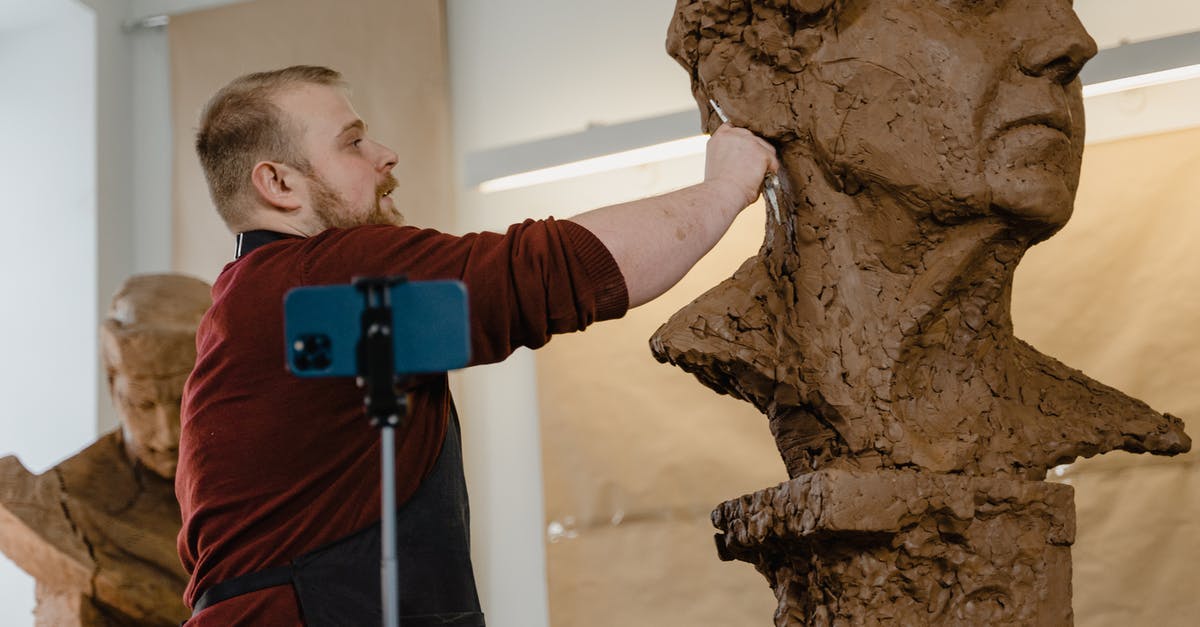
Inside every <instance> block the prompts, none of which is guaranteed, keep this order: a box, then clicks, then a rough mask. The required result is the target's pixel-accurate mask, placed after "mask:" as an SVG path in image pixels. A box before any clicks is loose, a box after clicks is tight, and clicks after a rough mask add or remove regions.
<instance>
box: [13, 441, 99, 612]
mask: <svg viewBox="0 0 1200 627" xmlns="http://www.w3.org/2000/svg"><path fill="white" fill-rule="evenodd" d="M63 499H64V493H63V488H62V483H61V481H60V480H59V477H58V474H57V472H56V471H55V469H50V470H48V471H47V472H45V473H44V474H41V475H35V474H33V473H31V472H29V470H28V469H26V468H25V466H24V465H23V464H22V463H21V462H20V460H18V459H17V458H16V457H11V456H10V457H5V458H3V459H0V550H2V551H3V552H4V553H5V554H6V555H8V557H9V558H10V559H12V560H13V562H15V563H16V564H17V565H18V566H20V567H21V569H22V570H24V571H26V572H28V573H29V574H30V575H33V577H34V578H35V579H38V580H39V581H44V580H52V581H62V582H64V583H68V584H70V585H71V587H80V589H83V588H86V587H87V586H89V585H90V584H89V580H90V577H91V573H92V571H93V569H94V567H95V563H94V561H93V559H92V556H91V554H90V552H89V550H88V546H87V544H86V543H85V542H84V540H83V539H82V538H81V537H80V535H79V534H78V531H77V530H76V529H75V526H74V524H73V523H72V521H71V520H70V518H69V517H68V515H67V513H66V511H65V510H64V509H63Z"/></svg>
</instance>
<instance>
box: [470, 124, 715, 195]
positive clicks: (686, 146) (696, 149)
mask: <svg viewBox="0 0 1200 627" xmlns="http://www.w3.org/2000/svg"><path fill="white" fill-rule="evenodd" d="M707 143H708V136H707V135H696V136H693V137H687V138H684V139H676V140H674V141H669V142H665V143H662V144H655V145H653V146H645V147H643V148H635V149H633V150H626V151H624V152H617V153H613V154H611V155H604V156H602V157H593V158H591V159H584V160H582V161H573V162H571V163H564V164H563V165H556V166H552V167H549V168H542V169H540V170H532V171H530V172H521V173H520V174H513V175H511V176H503V177H500V178H495V179H492V180H490V181H484V182H482V183H480V184H479V191H481V192H483V193H485V194H490V193H492V192H501V191H505V190H509V189H516V188H518V187H528V186H530V185H540V184H542V183H549V182H551V181H561V180H564V179H570V178H575V177H579V176H585V175H588V174H596V173H598V172H607V171H609V170H619V169H621V168H631V167H633V166H638V165H646V164H648V163H656V162H658V161H666V160H668V159H675V158H677V157H686V156H690V155H698V154H703V153H704V147H705V145H706V144H707Z"/></svg>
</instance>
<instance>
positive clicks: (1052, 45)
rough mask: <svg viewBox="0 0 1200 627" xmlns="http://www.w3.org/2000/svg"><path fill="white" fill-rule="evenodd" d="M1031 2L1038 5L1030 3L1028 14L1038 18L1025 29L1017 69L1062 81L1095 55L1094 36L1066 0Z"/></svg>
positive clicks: (1077, 72) (1069, 78)
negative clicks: (1034, 25) (1025, 32)
mask: <svg viewBox="0 0 1200 627" xmlns="http://www.w3.org/2000/svg"><path fill="white" fill-rule="evenodd" d="M1034 4H1035V5H1039V6H1034V7H1030V8H1031V9H1032V10H1031V11H1030V12H1029V15H1030V16H1031V19H1037V20H1038V22H1037V24H1036V27H1034V28H1030V29H1029V30H1028V31H1027V35H1026V39H1025V41H1024V44H1023V45H1022V47H1021V50H1020V53H1019V60H1020V64H1021V71H1022V72H1024V73H1026V74H1028V75H1030V76H1044V77H1046V78H1049V79H1050V80H1052V81H1054V82H1055V83H1058V84H1060V85H1066V84H1067V83H1070V82H1071V81H1073V80H1075V77H1076V76H1078V75H1079V71H1080V70H1082V69H1083V66H1084V64H1085V63H1087V62H1088V60H1090V59H1091V58H1092V57H1094V56H1096V51H1097V48H1096V40H1094V39H1092V36H1091V35H1089V34H1088V32H1087V29H1085V28H1084V27H1083V23H1082V22H1080V21H1079V16H1078V15H1076V14H1075V10H1074V9H1073V8H1071V5H1070V3H1069V2H1068V1H1067V0H1035V2H1034ZM1032 16H1038V17H1037V18H1034V17H1032ZM1030 25H1031V26H1033V25H1032V24H1030Z"/></svg>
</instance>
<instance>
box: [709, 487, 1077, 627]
mask: <svg viewBox="0 0 1200 627" xmlns="http://www.w3.org/2000/svg"><path fill="white" fill-rule="evenodd" d="M1072 495H1073V490H1072V488H1071V487H1070V486H1066V485H1060V484H1052V483H1045V482H1042V481H1024V480H1017V479H1008V478H1003V477H997V478H985V477H969V476H963V475H943V474H935V473H928V472H916V471H876V472H866V473H864V472H851V471H843V470H826V471H818V472H815V473H811V474H808V475H805V476H804V477H800V478H797V479H793V480H791V481H790V482H787V483H783V484H781V485H779V486H777V487H774V488H769V489H766V490H762V491H759V492H756V493H754V494H751V495H748V496H744V497H742V498H740V499H737V500H734V501H729V502H727V503H725V504H723V505H721V506H720V507H718V508H717V510H716V511H714V512H713V524H714V525H715V526H716V527H717V528H718V529H722V530H724V531H725V533H724V534H721V535H718V536H717V548H718V551H720V553H721V556H722V558H723V559H727V560H729V559H740V560H744V561H747V562H750V563H751V564H754V565H755V567H756V568H757V569H758V570H759V572H761V573H762V574H763V575H765V576H766V577H767V579H768V580H769V581H770V582H771V584H772V587H773V588H774V589H775V595H776V597H777V598H778V600H779V607H778V609H777V610H776V624H778V625H803V624H816V625H834V624H846V625H862V624H892V625H930V624H936V625H963V626H966V625H1048V626H1049V625H1067V624H1070V623H1071V603H1070V600H1071V585H1070V584H1071V549H1070V545H1071V543H1072V542H1073V541H1074V539H1075V508H1074V503H1073V501H1072Z"/></svg>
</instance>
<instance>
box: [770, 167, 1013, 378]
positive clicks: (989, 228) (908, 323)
mask: <svg viewBox="0 0 1200 627" xmlns="http://www.w3.org/2000/svg"><path fill="white" fill-rule="evenodd" d="M785 164H786V165H785V168H786V171H785V173H784V176H785V177H786V179H787V180H786V182H785V187H786V188H787V193H786V194H785V200H784V202H783V207H781V211H780V214H781V218H782V220H781V221H780V222H776V221H775V219H774V217H773V216H772V215H770V214H771V212H770V211H768V227H767V228H768V233H767V238H766V243H765V244H764V251H763V252H764V257H765V258H766V259H767V260H768V267H769V271H770V272H771V273H772V274H773V275H775V276H776V277H778V278H783V277H789V276H790V277H791V280H792V282H793V283H798V284H797V285H796V288H797V292H798V293H802V292H811V293H812V294H813V295H815V296H816V297H817V299H818V300H819V301H820V304H821V306H822V307H823V309H824V312H823V314H824V315H823V317H824V318H826V319H827V320H829V319H830V318H833V319H832V320H829V322H833V323H836V324H837V326H840V327H841V328H862V329H863V331H864V332H865V333H866V336H865V337H875V339H877V340H878V341H880V342H889V343H893V344H894V343H896V342H898V341H903V343H909V342H911V341H914V340H917V341H921V342H922V343H930V342H932V343H937V344H941V345H943V346H944V347H945V348H946V349H948V350H950V352H951V353H957V354H962V353H961V352H960V351H967V350H971V346H973V345H974V344H975V343H976V341H977V340H979V339H991V340H998V339H1006V338H1009V337H1011V334H1012V319H1011V314H1010V298H1011V286H1012V277H1013V272H1014V271H1015V269H1016V266H1017V262H1018V261H1019V260H1020V258H1021V255H1022V254H1023V252H1024V250H1025V248H1027V240H1024V241H1023V238H1022V237H1021V236H1020V234H1019V233H1017V232H1015V231H1014V229H1013V228H1012V227H1011V225H1010V224H1009V223H1007V222H1005V221H1004V220H1002V219H1001V218H999V217H984V218H973V219H971V220H969V221H963V222H961V223H957V224H947V223H945V222H942V221H939V220H937V219H936V218H934V216H933V215H932V212H931V211H930V210H929V209H928V208H927V207H923V206H921V205H920V203H918V202H914V201H913V200H912V199H910V198H906V197H904V195H902V194H899V193H889V191H888V190H886V189H883V188H881V187H867V188H862V189H856V190H843V189H839V187H838V185H837V183H836V182H834V181H830V180H829V178H828V177H826V176H825V174H824V173H823V172H822V171H821V170H820V169H819V168H818V167H817V166H816V165H815V164H814V163H813V161H812V160H810V159H806V158H803V157H799V156H796V155H785ZM848 191H850V192H853V193H848ZM897 332H898V333H899V335H897ZM918 338H919V339H918Z"/></svg>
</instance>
